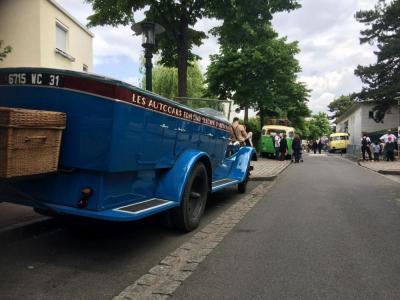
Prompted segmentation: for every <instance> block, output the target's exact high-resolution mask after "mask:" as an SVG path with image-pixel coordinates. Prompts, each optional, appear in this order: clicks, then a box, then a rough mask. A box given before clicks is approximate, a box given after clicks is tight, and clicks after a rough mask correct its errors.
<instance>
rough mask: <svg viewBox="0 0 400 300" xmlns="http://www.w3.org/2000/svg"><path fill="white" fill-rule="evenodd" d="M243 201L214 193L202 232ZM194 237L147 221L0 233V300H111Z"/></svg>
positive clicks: (55, 224) (230, 193)
mask: <svg viewBox="0 0 400 300" xmlns="http://www.w3.org/2000/svg"><path fill="white" fill-rule="evenodd" d="M259 184H260V183H259V182H250V183H249V186H248V188H249V191H250V190H251V189H253V188H255V187H256V186H258V185H259ZM241 198H243V195H241V194H238V193H237V192H236V189H234V188H230V189H226V190H222V191H220V192H218V193H216V194H214V195H213V197H212V199H211V201H209V203H208V205H207V209H206V212H205V216H204V218H203V220H202V224H201V225H202V226H201V227H203V226H205V225H207V224H208V223H209V222H210V221H212V220H214V219H215V218H216V217H217V216H218V215H220V214H221V213H222V212H224V211H225V210H226V209H227V208H228V207H230V206H232V205H234V204H235V203H237V202H238V201H240V199H241ZM195 233H196V231H195V232H192V233H189V234H181V233H178V232H176V231H174V230H171V229H168V228H166V227H163V226H161V225H160V224H159V219H158V218H149V219H146V220H143V221H140V222H133V223H130V224H122V225H117V224H111V223H98V222H90V223H75V226H72V227H71V226H70V225H69V222H60V221H57V220H49V221H46V222H42V223H40V226H38V225H30V226H26V228H25V227H23V228H20V229H18V230H16V232H9V233H7V234H4V233H3V234H0V299H1V300H5V299H74V300H76V299H96V300H97V299H111V298H112V297H113V296H115V295H118V294H119V293H120V292H121V291H122V290H123V289H124V288H125V287H127V286H128V285H130V284H132V282H134V281H135V280H137V279H138V278H139V277H141V276H142V275H143V274H145V273H147V271H148V270H149V269H150V268H151V267H153V266H154V265H155V264H157V263H159V262H160V260H161V259H163V258H164V257H165V256H166V255H167V254H168V253H170V252H171V251H173V250H175V249H176V248H177V247H179V246H180V245H181V244H182V243H184V242H186V241H187V240H189V239H190V238H191V237H192V236H193V235H194V234H195Z"/></svg>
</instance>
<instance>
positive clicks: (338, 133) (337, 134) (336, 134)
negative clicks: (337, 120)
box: [330, 132, 349, 136]
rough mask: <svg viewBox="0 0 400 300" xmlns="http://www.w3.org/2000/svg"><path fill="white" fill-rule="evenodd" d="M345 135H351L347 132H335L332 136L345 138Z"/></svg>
mask: <svg viewBox="0 0 400 300" xmlns="http://www.w3.org/2000/svg"><path fill="white" fill-rule="evenodd" d="M343 135H349V134H348V133H347V132H335V133H332V134H331V135H330V136H343Z"/></svg>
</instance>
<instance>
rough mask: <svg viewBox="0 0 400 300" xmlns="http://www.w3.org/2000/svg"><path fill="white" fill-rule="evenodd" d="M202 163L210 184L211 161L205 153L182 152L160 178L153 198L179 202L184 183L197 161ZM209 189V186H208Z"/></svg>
mask: <svg viewBox="0 0 400 300" xmlns="http://www.w3.org/2000/svg"><path fill="white" fill-rule="evenodd" d="M200 160H201V161H204V162H205V165H206V168H207V170H208V175H209V176H208V177H209V178H208V179H209V182H211V160H210V157H209V156H208V154H207V153H205V152H202V151H199V150H195V149H188V150H186V151H185V152H183V153H182V154H181V155H180V156H179V158H178V160H177V161H176V162H175V164H174V166H173V167H172V168H171V169H168V170H166V171H165V174H163V175H161V176H160V179H159V184H158V186H157V189H156V192H155V196H156V197H158V198H161V199H166V200H170V201H176V202H179V203H180V202H181V200H182V197H183V192H184V190H185V186H186V182H187V180H188V178H189V176H190V173H191V172H192V169H193V168H194V166H195V165H196V163H197V162H198V161H200ZM210 188H211V186H210Z"/></svg>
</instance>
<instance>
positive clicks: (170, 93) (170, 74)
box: [142, 62, 204, 99]
mask: <svg viewBox="0 0 400 300" xmlns="http://www.w3.org/2000/svg"><path fill="white" fill-rule="evenodd" d="M142 86H146V76H143V77H142ZM153 92H154V93H157V94H159V95H161V96H164V97H166V98H170V99H174V98H176V97H178V70H177V68H171V67H164V66H163V65H161V64H159V63H157V64H156V66H155V67H154V69H153ZM203 94H204V77H203V74H202V72H201V70H200V66H199V64H198V63H197V62H193V63H192V64H191V66H189V68H188V88H187V96H188V97H189V98H201V97H202V96H203Z"/></svg>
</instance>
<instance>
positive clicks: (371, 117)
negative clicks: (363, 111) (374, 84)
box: [368, 110, 374, 119]
mask: <svg viewBox="0 0 400 300" xmlns="http://www.w3.org/2000/svg"><path fill="white" fill-rule="evenodd" d="M368 118H370V119H373V118H374V112H373V111H372V110H370V111H369V112H368Z"/></svg>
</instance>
